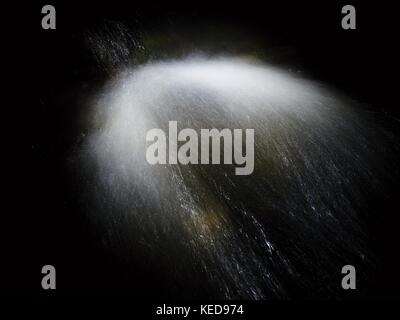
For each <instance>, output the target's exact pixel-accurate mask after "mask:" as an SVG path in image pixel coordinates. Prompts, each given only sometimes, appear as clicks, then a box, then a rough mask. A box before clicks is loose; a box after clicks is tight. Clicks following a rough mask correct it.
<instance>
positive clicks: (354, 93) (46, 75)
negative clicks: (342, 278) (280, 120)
mask: <svg viewBox="0 0 400 320" xmlns="http://www.w3.org/2000/svg"><path fill="white" fill-rule="evenodd" d="M45 4H52V5H54V6H55V7H56V10H57V29H56V30H43V29H42V28H41V18H42V15H41V8H42V6H43V5H45ZM345 4H353V5H354V6H355V7H356V10H357V30H343V29H342V28H341V18H342V14H341V8H342V6H343V5H345ZM18 12H21V15H20V17H22V18H21V21H20V22H19V23H18V24H17V26H16V27H14V28H12V30H11V33H10V35H11V37H10V40H7V41H8V47H9V48H11V49H10V50H7V51H8V53H10V54H11V59H15V58H16V63H15V64H14V63H13V64H12V65H13V66H14V68H15V69H14V70H15V71H14V72H13V77H12V80H13V81H12V82H13V84H14V85H13V86H12V87H13V89H14V90H15V92H14V91H13V92H12V93H13V95H14V99H13V101H14V103H13V105H12V108H14V109H13V110H12V112H14V110H15V111H16V117H18V118H16V119H21V118H23V120H22V121H20V122H19V125H18V127H14V130H13V132H14V135H15V136H16V137H17V139H18V145H19V146H23V147H22V149H23V155H22V156H21V157H18V159H16V161H15V164H17V170H16V172H17V174H15V175H13V182H12V186H13V187H12V189H13V190H15V191H16V192H15V194H14V197H15V198H12V200H13V201H12V202H13V205H12V210H11V211H8V212H9V216H11V217H12V221H13V224H12V225H10V227H9V228H8V226H5V229H6V230H5V235H6V237H7V239H8V242H7V246H8V248H9V250H10V251H11V257H12V258H11V262H10V263H9V266H10V267H11V269H12V270H13V271H11V274H15V270H18V274H19V276H18V279H15V278H14V279H12V277H10V278H11V279H8V280H10V282H11V287H10V290H8V295H9V296H12V297H17V298H18V297H22V298H26V299H42V300H44V301H55V300H62V299H65V298H67V299H75V298H106V297H107V298H109V297H114V298H115V297H126V296H127V295H129V298H134V299H157V298H158V299H159V298H162V299H167V298H171V297H165V295H164V293H163V292H162V288H161V287H160V286H159V283H160V281H162V279H158V278H157V277H156V276H155V275H154V277H152V275H149V274H148V272H146V270H137V274H138V276H137V278H136V279H135V280H136V283H135V285H134V286H133V287H131V286H130V284H129V283H128V284H127V283H124V279H125V278H124V275H121V274H120V273H119V271H118V268H116V267H115V266H114V265H113V262H112V257H110V256H108V255H106V254H105V253H104V252H103V251H102V249H101V246H100V245H98V244H97V243H96V240H97V238H96V235H93V230H92V227H93V226H92V225H91V222H90V221H89V219H88V218H87V217H86V216H85V215H84V214H83V213H82V209H81V206H80V204H79V203H78V194H79V192H80V191H79V185H78V184H76V181H75V180H74V179H71V177H70V175H71V173H70V171H69V169H68V168H69V165H68V159H69V156H70V155H71V152H73V151H74V146H75V144H76V142H77V139H78V138H77V137H78V136H79V133H80V132H79V130H80V128H79V127H78V126H77V125H76V121H75V118H76V116H77V114H78V113H79V112H80V110H79V108H82V104H80V103H77V102H76V96H75V93H76V92H79V94H80V95H83V96H84V95H85V94H87V95H90V94H92V93H93V91H94V90H96V88H97V86H98V85H99V83H100V84H101V83H102V82H104V81H106V80H107V77H108V75H107V74H106V73H105V72H102V71H101V70H99V69H98V66H97V65H96V63H95V61H94V60H93V58H92V57H91V55H90V52H89V51H88V49H87V47H85V45H84V41H83V40H82V39H83V38H82V34H83V32H84V31H85V30H87V29H88V28H89V29H90V28H91V29H96V27H97V26H98V25H100V24H101V23H102V21H103V20H104V19H112V20H117V21H123V22H131V21H135V22H134V25H135V26H137V28H138V30H139V31H140V30H147V29H149V28H155V29H157V28H160V26H161V27H162V26H165V25H168V26H172V28H174V27H176V26H178V27H180V28H185V27H187V28H192V29H194V30H195V31H196V32H198V33H201V31H202V28H203V27H204V25H205V24H213V23H215V24H226V25H233V26H236V27H238V28H242V29H244V30H246V32H248V33H250V34H252V33H254V34H256V35H257V39H262V40H263V41H265V42H264V45H265V46H266V47H267V46H268V47H271V48H273V50H274V52H278V53H277V56H278V58H277V59H276V60H275V61H274V62H275V63H276V64H280V65H282V66H285V67H287V68H295V69H296V70H300V71H301V72H303V73H304V74H305V75H306V76H307V77H310V78H313V79H316V80H320V81H322V82H324V83H327V84H328V85H331V86H332V87H334V88H337V89H338V90H340V91H342V92H344V93H345V94H347V95H349V96H350V97H353V98H355V99H356V100H358V101H361V102H363V103H365V108H366V109H368V110H369V111H371V112H377V113H379V114H380V113H383V114H385V115H387V116H388V117H389V118H390V119H393V120H391V121H393V123H394V124H395V123H396V122H397V120H396V118H398V117H399V116H400V110H399V106H398V100H397V97H398V88H397V87H398V80H397V77H398V72H397V65H398V63H397V59H398V50H397V48H396V45H397V42H398V35H397V21H398V17H396V11H395V10H394V8H393V6H392V5H390V4H389V3H385V2H382V1H380V2H379V3H371V4H368V3H366V2H363V3H361V2H354V1H351V2H348V3H347V2H343V1H336V2H334V1H332V2H329V3H324V2H322V1H319V2H310V1H305V2H301V1H296V2H288V1H279V2H278V1H259V2H249V1H248V2H244V3H243V2H242V3H237V4H235V3H233V2H218V3H216V2H209V3H207V2H201V3H200V2H192V3H185V4H179V3H174V4H172V3H168V4H163V5H158V4H155V3H151V2H141V3H139V2H138V3H136V2H133V1H132V2H127V3H118V2H116V1H112V2H108V3H103V4H100V3H97V2H93V3H89V2H88V3H85V4H83V3H82V2H75V3H74V2H62V3H61V2H60V1H52V2H49V3H47V2H46V3H39V2H38V3H37V4H29V5H21V8H18ZM222 51H223V50H222ZM12 61H14V60H12ZM92 83H95V85H91V84H92ZM82 84H86V85H83V86H82ZM15 101H16V102H15ZM389 123H390V121H389ZM393 126H394V125H393ZM19 150H20V149H19ZM71 180H72V181H71ZM398 194H399V193H398V190H397V189H396V188H395V186H394V187H393V195H391V196H392V197H396V196H397V195H398ZM374 221H375V223H374V225H373V226H372V227H371V230H372V237H373V238H374V239H375V240H376V241H375V246H376V248H375V249H376V250H377V251H378V252H379V253H380V254H379V258H380V259H381V260H382V261H383V263H382V266H383V267H382V270H378V272H377V279H376V285H375V286H374V287H372V288H370V289H369V292H368V296H369V297H376V298H392V297H395V296H398V287H399V285H400V280H399V275H398V273H399V272H398V270H400V263H399V261H398V257H397V255H398V247H397V245H398V240H399V237H398V228H399V221H400V218H399V212H398V210H397V209H396V207H394V206H393V204H391V203H388V204H387V207H382V208H376V217H375V218H374ZM45 264H52V265H54V266H55V267H56V269H57V290H53V291H51V290H50V291H44V290H42V289H41V285H40V281H41V277H42V275H41V273H40V271H41V267H42V266H43V265H45ZM18 280H21V281H18ZM105 292H106V294H105ZM349 297H350V298H351V296H349ZM169 300H170V299H169ZM160 301H163V300H160Z"/></svg>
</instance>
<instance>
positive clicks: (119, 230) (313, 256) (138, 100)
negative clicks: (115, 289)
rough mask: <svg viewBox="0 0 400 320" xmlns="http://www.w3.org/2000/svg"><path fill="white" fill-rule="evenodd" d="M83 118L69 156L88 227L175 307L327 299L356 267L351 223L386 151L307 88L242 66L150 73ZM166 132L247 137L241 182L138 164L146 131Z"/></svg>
mask: <svg viewBox="0 0 400 320" xmlns="http://www.w3.org/2000/svg"><path fill="white" fill-rule="evenodd" d="M91 119H92V121H93V123H92V124H91V126H92V128H93V129H92V132H91V134H90V135H89V137H88V139H87V140H86V142H85V144H84V146H83V148H82V152H81V153H82V159H83V160H82V163H83V168H84V173H85V175H86V176H87V177H90V178H88V181H90V183H88V188H87V190H88V192H89V193H90V194H91V197H92V199H94V201H93V203H94V205H93V207H94V208H96V209H93V212H94V214H93V219H95V220H98V221H100V223H101V224H103V225H104V226H105V230H107V234H108V235H109V237H110V239H111V240H110V242H111V243H117V244H119V245H121V243H124V245H126V246H127V247H128V248H131V250H132V252H133V254H139V252H140V255H141V256H145V257H146V259H149V261H151V263H155V264H159V265H161V266H162V268H163V269H164V270H165V273H166V274H168V276H169V277H170V278H171V281H172V282H173V283H174V284H175V285H176V286H177V287H178V288H179V290H183V291H184V292H185V294H186V296H187V297H197V296H198V295H202V294H204V292H206V293H207V297H211V298H226V299H238V298H244V299H266V298H276V297H279V298H282V297H293V296H300V295H303V296H305V297H307V296H310V297H311V296H317V297H320V296H325V297H328V296H337V295H338V292H337V290H338V288H337V287H338V284H337V283H335V282H334V281H336V278H337V273H338V272H340V271H339V270H340V268H341V266H343V265H345V264H348V263H349V261H350V262H353V261H356V262H359V263H360V264H364V263H367V261H368V256H369V252H368V250H367V249H366V244H365V235H364V232H363V231H362V222H361V221H362V218H361V219H360V212H362V208H363V207H364V206H366V204H367V203H368V201H367V200H366V198H367V194H368V192H365V190H366V189H368V190H369V192H370V191H371V190H374V191H373V192H375V191H376V189H378V188H379V177H380V174H381V172H382V170H383V169H381V168H382V166H381V162H382V159H384V156H383V155H384V154H385V152H386V144H385V143H382V140H381V137H380V134H377V133H376V130H375V129H374V128H373V127H371V124H370V122H369V121H368V119H366V118H365V117H364V116H363V115H361V113H360V112H359V111H357V110H356V109H353V108H352V107H350V106H349V103H348V102H346V101H345V100H343V99H339V98H337V97H335V94H334V93H332V92H330V91H329V90H327V89H324V88H323V87H321V86H319V85H317V84H316V83H313V82H310V81H306V80H304V79H301V78H298V77H296V76H294V75H292V74H288V73H286V72H284V71H281V70H279V69H277V68H274V67H271V66H269V65H266V64H261V63H255V62H250V61H247V60H244V59H235V58H226V57H225V58H224V57H221V58H212V59H207V58H187V59H182V60H172V61H164V62H155V63H149V64H146V65H143V66H139V67H135V68H131V69H129V70H127V71H125V72H123V73H121V74H120V75H119V76H118V77H117V79H116V80H114V81H113V83H112V84H111V85H110V86H109V88H108V89H107V90H106V92H104V93H103V94H102V95H101V98H99V100H98V101H97V103H96V104H95V105H94V106H93V110H92V117H91ZM168 121H177V122H178V125H181V126H182V128H193V129H195V130H200V129H201V128H210V129H211V128H217V129H222V128H231V129H234V128H241V129H246V128H252V129H254V130H255V151H254V152H255V166H254V172H253V174H252V175H250V176H235V174H234V170H233V169H232V166H230V165H181V164H177V165H158V166H152V165H149V164H148V163H147V162H146V158H145V155H146V132H147V131H148V130H150V129H152V128H162V129H164V130H165V131H168V130H167V126H168ZM182 128H180V129H182ZM372 150H373V151H372ZM365 186H368V188H366V187H365ZM321 281H325V282H324V283H326V285H325V286H323V287H320V286H317V283H320V282H321ZM310 287H313V288H314V289H315V288H316V287H318V289H317V290H314V291H312V293H311V292H310V290H309V289H310ZM198 292H202V293H201V294H200V293H198Z"/></svg>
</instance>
